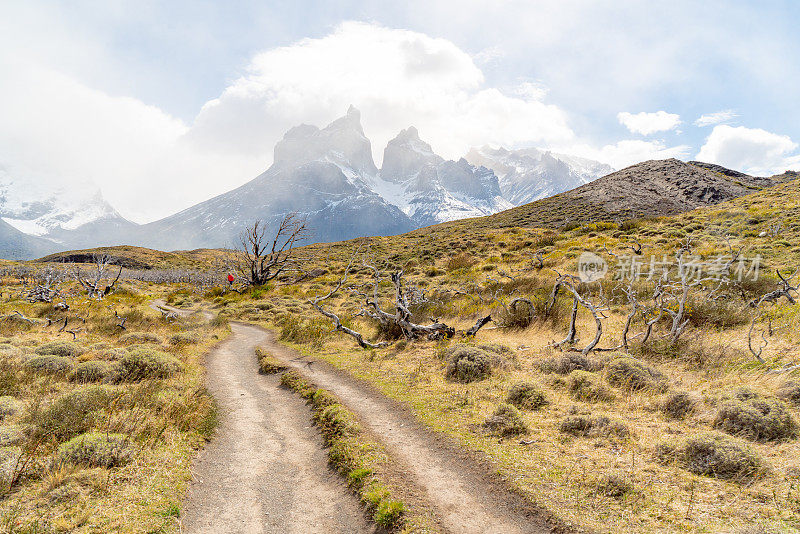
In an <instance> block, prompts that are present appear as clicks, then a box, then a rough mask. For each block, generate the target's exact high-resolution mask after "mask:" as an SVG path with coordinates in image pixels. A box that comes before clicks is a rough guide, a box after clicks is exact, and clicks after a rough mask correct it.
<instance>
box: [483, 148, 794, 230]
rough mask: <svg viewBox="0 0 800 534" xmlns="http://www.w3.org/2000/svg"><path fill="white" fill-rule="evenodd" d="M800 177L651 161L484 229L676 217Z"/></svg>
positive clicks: (505, 215)
mask: <svg viewBox="0 0 800 534" xmlns="http://www.w3.org/2000/svg"><path fill="white" fill-rule="evenodd" d="M797 177H798V174H797V173H795V172H792V171H788V172H786V173H784V174H781V175H776V176H772V177H768V178H761V177H753V176H749V175H747V174H744V173H738V172H736V171H732V170H730V169H726V168H724V167H721V166H719V165H712V164H707V163H702V162H691V163H685V162H683V161H680V160H677V159H665V160H649V161H644V162H642V163H637V164H636V165H632V166H630V167H626V168H625V169H622V170H619V171H617V172H614V173H611V174H609V175H608V176H604V177H602V178H598V179H597V180H595V181H593V182H590V183H588V184H586V185H582V186H580V187H577V188H575V189H572V190H571V191H567V192H565V193H561V194H558V195H555V196H552V197H549V198H545V199H542V200H537V201H535V202H531V203H530V204H526V205H524V206H518V207H516V208H512V209H510V210H506V211H503V212H501V213H497V214H494V215H490V216H488V217H484V218H482V220H481V224H485V225H489V226H494V227H506V226H525V227H545V228H554V229H557V228H562V227H564V226H566V225H569V224H573V223H580V224H583V223H588V222H600V221H609V222H615V221H621V220H626V219H636V218H642V217H658V216H666V215H675V214H678V213H682V212H686V211H689V210H693V209H695V208H700V207H704V206H711V205H714V204H718V203H720V202H724V201H726V200H731V199H734V198H737V197H741V196H744V195H747V194H750V193H753V192H756V191H760V190H761V189H764V188H767V187H772V186H774V185H777V184H779V183H783V182H786V181H789V180H792V179H794V178H797Z"/></svg>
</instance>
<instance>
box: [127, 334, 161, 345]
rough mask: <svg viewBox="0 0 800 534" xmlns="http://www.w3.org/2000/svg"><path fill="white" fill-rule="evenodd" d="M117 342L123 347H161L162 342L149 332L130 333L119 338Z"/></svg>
mask: <svg viewBox="0 0 800 534" xmlns="http://www.w3.org/2000/svg"><path fill="white" fill-rule="evenodd" d="M119 342H120V343H121V344H123V345H141V344H142V343H153V344H155V345H161V343H163V340H162V339H161V338H160V337H159V336H158V335H156V334H153V333H151V332H130V333H128V334H125V335H124V336H121V337H120V338H119Z"/></svg>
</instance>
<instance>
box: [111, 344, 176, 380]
mask: <svg viewBox="0 0 800 534" xmlns="http://www.w3.org/2000/svg"><path fill="white" fill-rule="evenodd" d="M119 365H120V367H119V379H120V380H122V381H126V382H138V381H140V380H145V379H148V378H169V377H170V376H172V375H173V374H175V373H177V372H178V371H180V370H181V363H180V361H178V359H177V358H175V357H174V356H172V355H171V354H167V353H166V352H161V351H159V350H154V349H151V348H149V347H137V348H135V349H133V350H131V351H129V352H128V354H126V355H125V356H123V358H122V359H121V360H120V361H119Z"/></svg>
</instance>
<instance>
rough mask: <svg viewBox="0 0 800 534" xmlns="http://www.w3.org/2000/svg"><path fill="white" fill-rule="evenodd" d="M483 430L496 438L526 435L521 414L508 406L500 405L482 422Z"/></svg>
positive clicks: (525, 427) (526, 430)
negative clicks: (496, 436)
mask: <svg viewBox="0 0 800 534" xmlns="http://www.w3.org/2000/svg"><path fill="white" fill-rule="evenodd" d="M483 428H484V429H485V430H487V431H489V432H491V433H492V434H496V435H498V436H518V435H520V434H527V433H528V426H527V425H526V424H525V421H524V420H523V419H522V414H521V413H520V412H519V410H517V409H516V408H515V407H513V406H511V405H510V404H501V405H499V406H498V407H497V409H496V410H495V411H494V413H493V414H492V415H490V416H489V417H487V418H486V420H485V421H484V422H483Z"/></svg>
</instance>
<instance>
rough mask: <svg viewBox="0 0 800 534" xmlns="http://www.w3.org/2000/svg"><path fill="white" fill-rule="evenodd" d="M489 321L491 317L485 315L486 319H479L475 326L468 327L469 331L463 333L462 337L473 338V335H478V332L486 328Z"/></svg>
mask: <svg viewBox="0 0 800 534" xmlns="http://www.w3.org/2000/svg"><path fill="white" fill-rule="evenodd" d="M491 321H492V316H491V315H487V316H486V317H481V318H480V319H478V320H477V321H476V322H475V324H474V325H473V326H472V327H470V329H469V330H467V331H466V332H464V337H475V334H477V333H478V330H480V329H481V328H483V327H484V326H486V324H487V323H490V322H491Z"/></svg>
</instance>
